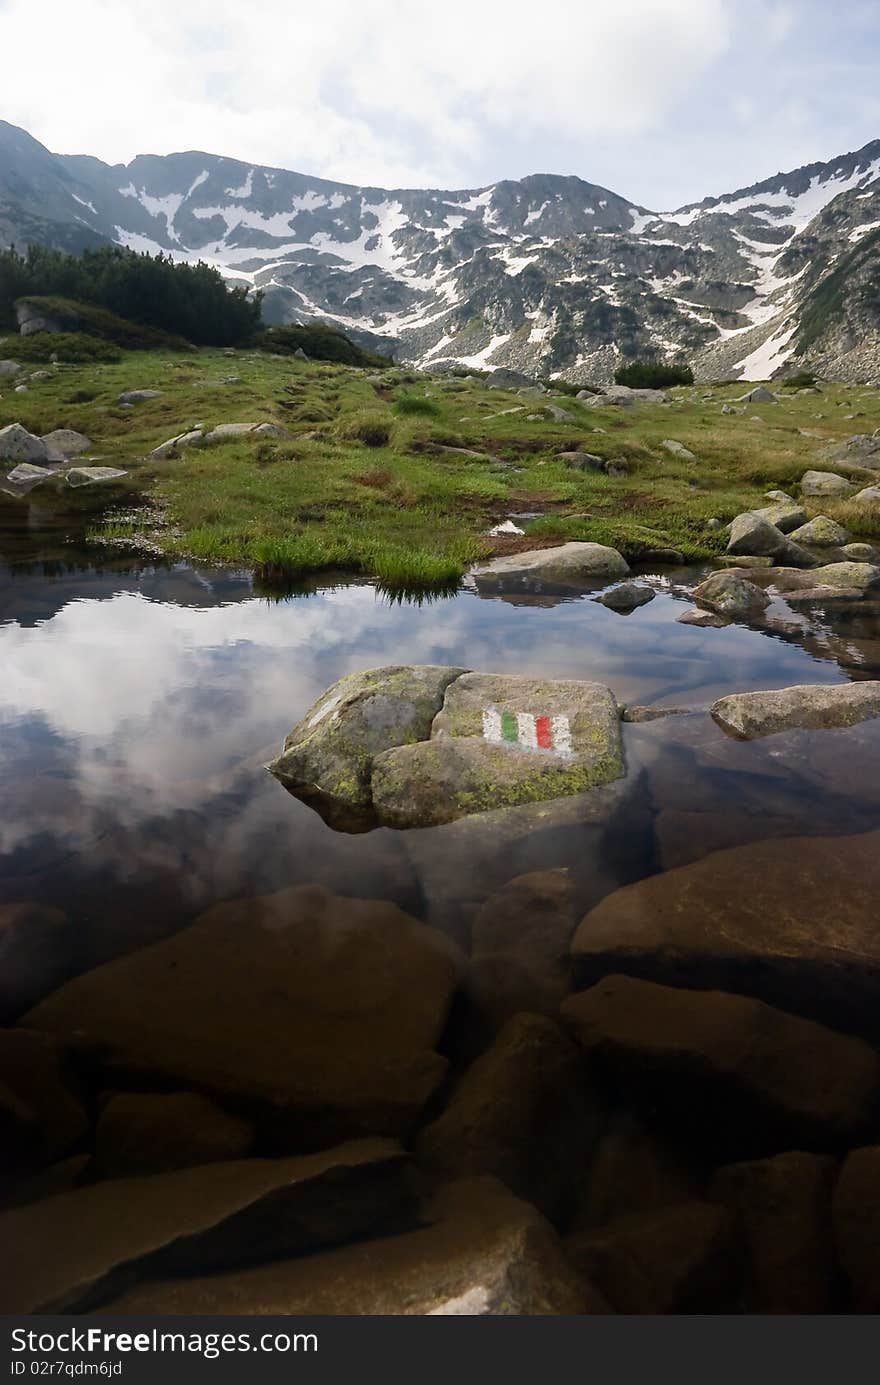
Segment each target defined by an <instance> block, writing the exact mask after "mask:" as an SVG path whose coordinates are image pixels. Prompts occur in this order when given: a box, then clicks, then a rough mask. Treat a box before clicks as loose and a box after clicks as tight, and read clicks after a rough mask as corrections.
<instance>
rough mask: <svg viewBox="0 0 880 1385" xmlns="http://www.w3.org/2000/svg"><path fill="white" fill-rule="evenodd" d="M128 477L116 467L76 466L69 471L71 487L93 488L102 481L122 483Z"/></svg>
mask: <svg viewBox="0 0 880 1385" xmlns="http://www.w3.org/2000/svg"><path fill="white" fill-rule="evenodd" d="M127 475H128V472H127V471H121V470H120V468H119V467H116V466H75V467H71V469H70V471H68V473H67V480H68V483H69V484H70V485H71V486H93V485H95V484H96V483H97V482H101V481H121V480H122V478H123V477H124V476H127Z"/></svg>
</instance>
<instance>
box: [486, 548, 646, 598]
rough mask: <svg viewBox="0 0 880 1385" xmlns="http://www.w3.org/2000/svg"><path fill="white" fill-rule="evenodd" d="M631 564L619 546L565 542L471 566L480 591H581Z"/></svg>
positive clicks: (623, 571) (622, 573)
mask: <svg viewBox="0 0 880 1385" xmlns="http://www.w3.org/2000/svg"><path fill="white" fill-rule="evenodd" d="M628 573H629V565H628V564H627V562H626V560H625V559H624V558H623V557H622V556H621V554H620V553H618V551H617V549H616V548H606V547H605V545H604V544H601V543H575V542H572V543H564V544H560V545H559V546H558V547H557V548H538V549H533V550H531V551H529V552H526V553H514V554H510V555H508V556H507V557H503V558H494V559H493V560H492V561H491V562H488V563H482V564H480V565H479V566H478V567H475V568H472V569H471V574H470V576H471V579H472V581H473V583H474V585H475V586H476V588H477V591H479V592H480V593H484V592H485V593H489V594H494V593H499V594H500V593H504V592H538V593H541V592H549V593H553V592H563V593H565V592H570V591H582V590H584V588H585V587H589V586H590V584H592V583H595V582H596V579H598V578H602V577H626V576H627V574H628Z"/></svg>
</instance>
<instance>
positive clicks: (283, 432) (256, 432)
mask: <svg viewBox="0 0 880 1385" xmlns="http://www.w3.org/2000/svg"><path fill="white" fill-rule="evenodd" d="M251 433H252V434H253V436H254V437H255V438H292V437H293V434H292V433H290V432H288V430H287V429H286V428H282V427H281V425H280V423H255V424H254V426H253V428H252V429H251Z"/></svg>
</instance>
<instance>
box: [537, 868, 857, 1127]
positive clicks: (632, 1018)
mask: <svg viewBox="0 0 880 1385" xmlns="http://www.w3.org/2000/svg"><path fill="white" fill-rule="evenodd" d="M676 874H680V872H678V871H670V872H668V875H676ZM650 878H655V877H650ZM600 907H601V906H600ZM583 927H584V924H582V925H581V928H583ZM578 943H579V937H578V938H577V939H576V943H575V945H576V946H577V945H578ZM561 1013H562V1016H563V1020H564V1021H565V1023H566V1024H567V1026H568V1027H569V1029H570V1030H571V1032H572V1033H573V1035H574V1037H575V1039H577V1041H578V1042H579V1043H580V1044H582V1045H583V1047H584V1049H585V1050H586V1052H587V1053H588V1054H589V1056H590V1058H591V1059H592V1060H593V1061H594V1062H596V1063H598V1064H600V1065H601V1067H602V1068H604V1069H605V1070H606V1071H608V1073H609V1074H610V1075H611V1077H612V1078H613V1080H615V1081H630V1082H632V1083H634V1084H635V1085H636V1086H637V1087H638V1086H639V1084H641V1086H642V1088H644V1090H645V1091H646V1092H647V1091H650V1099H651V1102H652V1103H653V1104H662V1103H663V1102H664V1100H665V1101H666V1102H668V1103H670V1105H672V1106H673V1107H674V1108H676V1109H677V1108H679V1107H681V1108H682V1109H686V1110H687V1115H688V1119H689V1120H690V1121H692V1122H694V1123H695V1124H696V1125H698V1126H702V1127H703V1130H704V1133H705V1134H706V1136H707V1137H708V1138H710V1139H711V1140H717V1139H718V1138H721V1139H725V1138H726V1139H729V1140H732V1141H733V1142H734V1144H738V1143H739V1142H742V1143H744V1144H746V1145H751V1144H753V1143H755V1144H757V1145H761V1146H765V1147H766V1146H769V1147H770V1148H772V1147H773V1145H774V1144H775V1143H776V1142H777V1141H778V1140H779V1139H781V1138H783V1139H786V1140H796V1141H800V1140H802V1139H803V1140H804V1141H806V1142H807V1144H808V1147H809V1146H810V1145H813V1146H819V1147H826V1146H829V1145H830V1146H832V1147H833V1146H834V1145H836V1144H838V1143H840V1142H841V1141H845V1140H850V1139H852V1138H853V1137H854V1136H856V1135H857V1134H858V1133H859V1131H861V1130H863V1129H864V1127H865V1125H866V1122H867V1121H868V1118H869V1117H870V1115H871V1114H872V1111H873V1107H874V1103H875V1101H876V1097H877V1093H878V1089H880V1059H878V1057H877V1055H876V1054H875V1053H874V1051H873V1050H872V1049H871V1048H869V1047H868V1045H867V1044H866V1043H864V1042H863V1041H862V1040H861V1039H855V1038H850V1037H849V1036H848V1035H844V1034H838V1033H836V1032H835V1031H834V1030H831V1029H826V1028H825V1027H824V1025H820V1024H815V1023H814V1022H813V1021H812V1020H806V1019H801V1018H799V1017H797V1016H794V1015H791V1014H787V1013H785V1012H784V1011H782V1010H776V1009H773V1008H772V1007H771V1006H769V1005H765V1004H764V1002H763V1001H760V1000H754V999H753V998H752V997H750V996H744V995H733V994H730V993H729V992H725V991H696V990H680V989H678V988H677V987H671V986H661V985H657V984H655V983H654V982H650V981H642V980H638V979H637V978H635V977H632V976H614V975H611V976H606V977H605V978H604V980H602V981H600V982H599V983H598V984H597V985H595V986H593V987H592V989H590V990H588V991H583V992H581V993H580V994H578V995H574V996H570V997H569V999H568V1000H566V1001H565V1002H564V1004H563V1006H562V1012H561ZM777 1147H778V1146H777Z"/></svg>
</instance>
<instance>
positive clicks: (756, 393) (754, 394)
mask: <svg viewBox="0 0 880 1385" xmlns="http://www.w3.org/2000/svg"><path fill="white" fill-rule="evenodd" d="M737 402H738V403H740V404H778V403H779V400H778V399H777V398H776V395H775V394H773V393H772V392H771V391H770V390H768V389H767V388H766V387H765V386H764V385H756V386H755V388H754V389H753V390H749V392H748V394H741V395H739V397H738V401H737Z"/></svg>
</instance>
